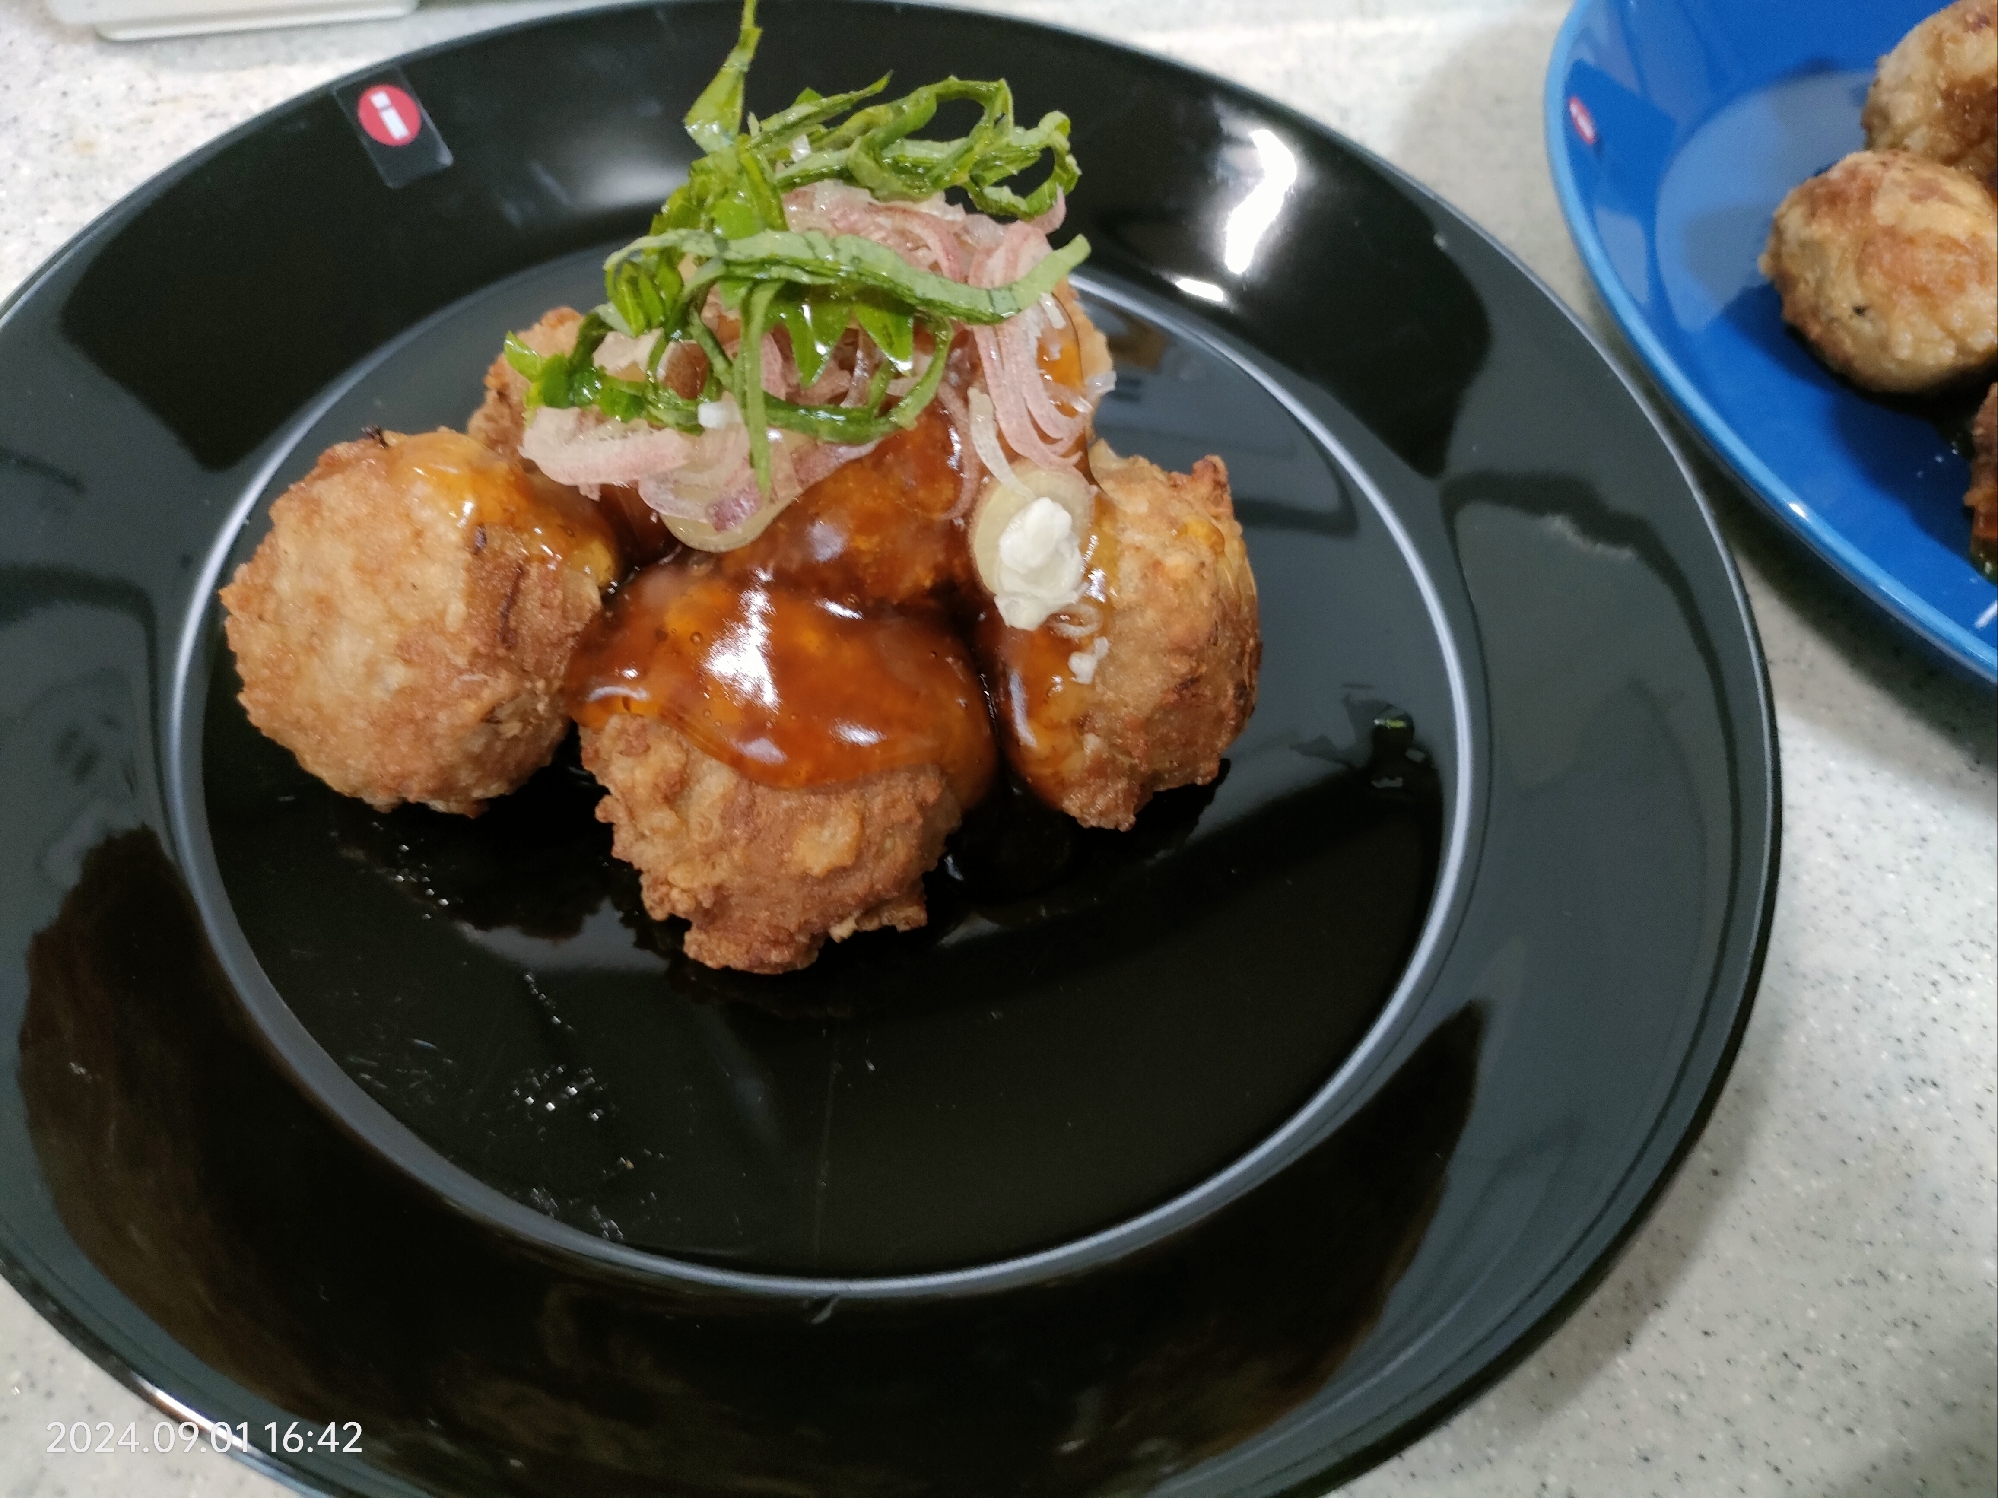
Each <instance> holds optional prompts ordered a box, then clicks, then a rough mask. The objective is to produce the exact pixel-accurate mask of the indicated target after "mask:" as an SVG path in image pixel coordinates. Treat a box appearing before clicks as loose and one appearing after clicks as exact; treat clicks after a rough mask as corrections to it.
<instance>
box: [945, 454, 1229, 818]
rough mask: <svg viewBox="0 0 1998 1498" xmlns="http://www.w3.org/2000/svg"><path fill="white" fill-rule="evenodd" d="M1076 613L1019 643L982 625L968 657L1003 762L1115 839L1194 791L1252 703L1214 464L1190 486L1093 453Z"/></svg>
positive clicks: (1187, 478)
mask: <svg viewBox="0 0 1998 1498" xmlns="http://www.w3.org/2000/svg"><path fill="white" fill-rule="evenodd" d="M1089 462H1090V468H1091V471H1092V473H1093V476H1094V478H1095V480H1096V483H1097V485H1098V487H1099V489H1100V490H1101V496H1102V497H1101V499H1100V500H1099V501H1098V502H1097V504H1096V507H1095V517H1094V524H1093V529H1094V537H1093V539H1092V545H1091V550H1090V553H1089V557H1088V566H1089V569H1090V571H1089V580H1088V582H1087V583H1086V584H1085V587H1086V592H1085V597H1084V599H1083V601H1082V602H1081V603H1080V604H1079V605H1078V606H1076V607H1072V608H1069V609H1064V610H1061V611H1059V612H1057V613H1055V614H1054V615H1052V616H1050V617H1049V618H1047V619H1046V620H1045V621H1044V622H1043V623H1041V624H1040V625H1039V626H1038V627H1036V628H1033V629H1015V628H1013V627H1011V626H1010V625H1007V624H1005V623H1004V622H1003V621H1002V620H1001V619H1000V618H999V617H998V615H997V613H996V612H989V613H987V614H986V616H985V617H984V619H983V620H982V621H981V623H980V626H979V646H980V654H981V657H982V659H983V661H984V664H985V670H986V673H987V681H988V683H989V684H990V686H991V689H992V692H993V696H994V699H995V703H994V705H995V708H996V709H997V713H998V717H999V721H1000V726H1001V737H1002V741H1003V742H1004V744H1005V749H1006V756H1007V759H1008V760H1009V761H1010V762H1011V763H1012V765H1013V767H1014V768H1015V769H1016V770H1018V771H1019V772H1020V774H1021V775H1022V776H1023V777H1024V778H1025V779H1026V781H1027V783H1028V784H1029V785H1030V786H1032V787H1033V789H1034V791H1035V793H1036V794H1037V795H1039V796H1040V797H1041V799H1042V800H1044V801H1046V802H1047V803H1048V804H1049V805H1051V806H1054V807H1057V808H1059V809H1060V810H1062V811H1065V812H1067V813H1068V814H1069V815H1070V816H1072V817H1074V818H1075V819H1076V820H1077V821H1078V822H1081V823H1082V824H1083V825H1084V826H1088V827H1115V828H1128V827H1129V826H1130V825H1131V823H1132V822H1133V820H1134V819H1135V818H1136V817H1137V814H1138V810H1139V808H1140V807H1142V806H1143V805H1144V804H1145V803H1146V802H1147V801H1149V800H1150V799H1151V798H1152V796H1153V795H1154V794H1155V793H1156V792H1158V791H1163V790H1170V789H1172V788H1173V787H1175V786H1182V785H1204V784H1206V783H1207V782H1208V781H1211V780H1212V779H1213V778H1214V777H1215V776H1216V775H1217V774H1219V773H1220V768H1221V754H1222V751H1224V750H1225V749H1226V748H1227V747H1228V745H1229V744H1231V743H1233V742H1234V740H1235V737H1236V735H1237V734H1239V733H1240V732H1241V731H1242V726H1243V724H1245V723H1246V722H1248V719H1249V714H1250V713H1251V712H1252V711H1253V710H1254V708H1255V703H1256V672H1257V668H1258V666H1259V665H1260V664H1261V661H1262V631H1261V626H1260V623H1259V620H1258V616H1257V607H1256V582H1255V578H1254V576H1253V575H1252V574H1251V573H1250V571H1249V559H1248V553H1247V551H1246V549H1245V548H1244V546H1243V543H1242V528H1241V526H1240V525H1239V524H1238V523H1237V522H1236V520H1235V510H1234V503H1233V500H1232V499H1231V497H1230V495H1229V492H1228V471H1227V469H1226V468H1225V467H1224V466H1223V465H1222V463H1221V460H1220V459H1219V458H1202V459H1201V460H1200V461H1199V462H1198V463H1196V464H1194V465H1193V472H1192V473H1190V474H1181V473H1167V472H1166V471H1164V470H1163V469H1161V468H1158V467H1157V466H1155V465H1154V464H1151V463H1149V462H1147V461H1145V459H1143V458H1120V457H1118V456H1117V454H1116V453H1114V452H1112V451H1111V450H1110V448H1109V446H1108V445H1107V444H1105V443H1102V442H1099V443H1097V444H1096V445H1095V446H1094V447H1092V448H1091V449H1090V452H1089Z"/></svg>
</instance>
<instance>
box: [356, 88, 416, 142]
mask: <svg viewBox="0 0 1998 1498" xmlns="http://www.w3.org/2000/svg"><path fill="white" fill-rule="evenodd" d="M354 117H355V118H356V119H358V120H359V121H360V122H361V128H362V129H363V130H365V131H367V132H368V135H369V137H370V138H371V139H374V140H378V141H380V142H381V143H382V144H383V145H385V146H406V145H408V144H409V143H410V142H411V141H413V140H415V139H416V137H417V136H418V135H420V134H422V133H423V111H422V110H421V109H419V108H417V104H416V101H415V100H414V99H412V98H410V96H409V95H408V94H406V93H404V92H403V91H402V90H401V89H399V88H397V87H396V86H395V85H394V84H393V83H377V84H376V85H375V86H374V87H373V88H367V89H363V90H361V97H360V98H359V100H357V101H356V102H355V105H354Z"/></svg>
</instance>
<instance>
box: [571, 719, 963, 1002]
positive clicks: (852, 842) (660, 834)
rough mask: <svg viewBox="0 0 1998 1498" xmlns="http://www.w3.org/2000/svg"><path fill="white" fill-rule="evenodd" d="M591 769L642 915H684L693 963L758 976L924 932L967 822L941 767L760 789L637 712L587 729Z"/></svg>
mask: <svg viewBox="0 0 1998 1498" xmlns="http://www.w3.org/2000/svg"><path fill="white" fill-rule="evenodd" d="M583 763H584V765H585V766H587V767H588V769H589V771H590V773H591V774H593V775H595V776H596V777H597V779H598V780H599V781H601V782H602V783H603V785H604V788H605V790H606V792H607V794H606V795H605V796H604V799H603V800H602V801H601V802H600V803H599V804H598V807H597V816H598V817H599V818H600V819H602V820H603V821H605V822H608V823H610V825H611V826H612V828H614V829H615V835H614V842H613V848H614V851H615V852H616V854H617V856H618V857H619V858H622V859H623V860H624V861H625V862H626V863H629V864H632V865H634V866H635V867H636V868H637V869H638V871H639V875H640V878H641V880H642V882H643V889H644V895H645V909H646V912H647V914H649V915H651V916H652V918H653V919H655V920H664V919H666V917H668V916H674V915H677V916H684V917H685V918H686V919H687V920H688V922H689V923H690V926H689V929H688V931H687V934H686V938H685V943H684V946H683V948H682V950H684V951H685V952H686V954H687V955H688V956H689V957H691V958H693V959H694V960H695V961H696V962H703V963H706V964H707V965H708V966H710V967H732V968H740V969H742V970H743V971H745V972H751V973H783V972H789V971H791V970H793V969H795V968H801V967H805V966H807V965H809V964H810V963H811V961H812V959H813V958H814V957H816V956H817V955H818V951H819V948H820V947H821V946H822V945H823V944H824V943H825V939H826V938H827V937H828V936H830V937H831V938H832V939H833V940H835V941H843V940H845V939H846V938H847V937H849V936H851V935H852V934H853V933H854V932H856V931H872V930H875V929H877V928H879V927H882V926H892V927H894V928H895V929H896V930H898V931H910V930H914V929H915V928H916V927H918V926H920V925H922V924H923V922H924V920H925V919H926V918H927V916H926V912H925V910H924V906H923V889H922V877H923V875H924V874H925V873H927V872H928V871H929V869H930V868H931V866H932V865H934V864H935V863H936V861H937V859H938V857H939V856H941V854H942V852H943V844H944V838H945V837H947V836H948V835H949V834H950V832H951V830H952V829H953V828H955V827H956V826H957V824H958V822H959V820H960V819H961V815H962V813H961V808H960V807H959V806H958V802H957V797H956V796H955V795H954V794H953V793H952V790H951V787H950V783H949V781H948V780H947V779H946V778H945V776H944V773H943V771H942V770H940V769H938V768H937V767H936V766H934V765H919V766H913V767H907V768H903V769H896V770H889V771H886V772H884V773H882V774H879V775H875V776H871V777H869V778H867V779H865V780H860V781H852V782H848V783H846V784H844V785H832V786H823V787H810V788H795V787H780V786H767V785H759V784H757V783H756V782H754V781H752V780H749V779H748V778H746V777H745V776H743V775H742V774H740V773H738V772H737V771H736V770H734V769H731V768H730V767H729V766H728V765H725V764H723V763H722V762H721V761H720V760H718V759H715V758H713V757H712V756H710V755H708V754H706V753H704V752H703V751H701V750H700V749H698V748H696V747H695V746H694V745H693V744H692V743H690V742H689V741H688V740H687V739H686V738H685V737H684V736H683V735H682V734H681V733H679V732H678V731H677V730H676V729H674V728H673V727H671V726H670V725H668V724H666V723H664V722H662V721H660V720H659V719H657V718H649V717H642V716H639V715H637V714H631V713H622V714H618V715H616V716H614V717H611V718H610V719H608V720H607V721H606V722H605V723H604V725H603V726H602V727H601V728H598V729H590V728H587V727H586V728H585V729H584V730H583Z"/></svg>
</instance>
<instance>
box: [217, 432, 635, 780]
mask: <svg viewBox="0 0 1998 1498" xmlns="http://www.w3.org/2000/svg"><path fill="white" fill-rule="evenodd" d="M617 569H618V556H617V551H616V545H615V542H614V540H613V538H612V536H611V534H610V531H609V529H608V528H607V527H606V526H605V524H604V522H603V521H602V519H601V518H600V517H598V515H597V514H596V512H595V509H594V507H592V506H590V505H588V504H587V503H586V502H584V501H582V500H581V499H580V498H578V497H577V496H576V495H575V494H574V493H573V492H572V491H569V490H565V489H561V488H560V487H559V486H558V485H554V484H551V483H549V482H548V481H547V480H546V479H543V478H541V477H540V476H539V475H535V474H529V473H528V472H527V471H526V470H524V469H522V468H521V467H520V466H519V465H518V464H517V463H509V462H506V461H504V460H502V459H500V458H497V457H495V456H494V455H493V454H492V453H490V452H488V451H487V450H486V449H485V448H483V447H481V446H479V445H478V444H477V443H475V442H473V441H472V440H471V439H470V438H468V437H465V436H463V435H462V434H460V433H457V432H447V431H439V432H429V433H424V434H422V435H419V436H414V437H407V438H404V437H397V436H394V435H385V436H383V437H381V438H379V439H364V440H362V441H359V442H346V443H342V444H340V445H338V446H336V447H331V448H328V449H327V450H326V452H325V453H323V454H322V455H321V456H320V459H319V462H318V464H317V466H315V467H314V468H313V470H312V472H311V473H310V474H308V475H307V476H306V477H305V478H304V479H301V480H300V481H299V482H298V483H296V484H294V485H293V486H292V487H291V488H290V489H288V490H287V491H286V492H285V493H284V494H283V495H282V496H281V497H280V498H279V499H278V500H277V502H276V503H275V504H274V505H272V507H271V530H270V534H269V535H267V536H266V537H265V538H264V540H263V543H262V544H261V545H260V546H258V548H257V551H256V554H255V555H254V556H252V557H251V558H250V560H249V561H248V562H246V563H244V564H243V566H241V567H240V568H238V569H237V572H236V576H235V579H234V581H232V582H231V583H230V584H229V585H228V586H227V587H225V588H223V589H222V592H221V598H222V603H223V606H224V608H225V609H226V610H227V615H226V618H225V620H224V628H225V630H226V631H227V634H228V638H229V645H230V648H231V649H232V650H234V652H235V655H236V665H237V668H238V670H239V671H240V672H241V674H242V678H243V692H242V702H243V706H244V708H245V709H246V710H247V711H248V713H249V716H250V721H251V722H253V723H254V724H256V726H257V727H258V728H260V729H262V730H263V731H264V732H265V733H266V734H268V735H269V736H270V737H271V738H273V739H275V740H277V742H278V743H280V744H283V745H284V746H285V747H286V748H287V749H289V750H291V752H292V753H293V754H295V755H296V756H297V757H298V762H299V763H300V764H301V765H303V766H304V767H305V768H306V769H307V770H308V771H310V772H311V773H312V774H314V775H317V776H318V777H319V778H320V779H321V780H323V781H325V782H326V783H327V784H328V785H330V786H331V787H332V788H333V789H334V790H336V791H339V792H341V793H342V794H343V795H349V796H358V797H360V798H361V799H362V800H364V801H367V802H368V803H369V804H371V805H373V806H375V807H376V808H378V809H382V810H386V809H388V808H389V807H392V806H395V805H397V804H398V803H400V802H404V801H418V802H422V803H424V804H425V805H427V806H432V807H435V808H436V809H437V810H439V811H450V812H463V813H467V814H473V813H476V812H478V811H479V810H480V809H482V807H483V805H484V803H485V802H486V801H487V800H489V799H490V798H492V797H494V796H502V795H505V794H506V793H507V792H508V791H511V790H513V789H514V788H515V787H517V786H518V785H519V784H520V783H521V782H522V781H523V780H525V779H526V778H527V777H528V776H529V775H530V774H532V773H533V772H534V771H535V770H536V769H538V768H540V767H541V766H542V765H544V764H546V763H547V762H548V759H549V756H550V755H552V754H553V753H554V751H555V746H556V745H557V744H558V743H559V742H560V741H561V738H562V735H563V734H564V733H565V732H566V731H567V729H568V726H569V719H568V715H567V713H566V712H565V711H564V709H563V701H562V680H563V672H564V671H565V669H566V668H567V666H568V662H569V656H570V654H571V652H572V650H573V648H574V646H575V642H576V639H577V637H578V635H580V634H581V632H582V630H583V627H584V626H585V625H587V624H588V623H589V622H590V621H591V620H592V619H594V618H595V617H596V616H597V614H598V612H599V611H600V608H601V603H600V598H601V590H602V589H603V588H604V587H606V586H608V584H609V583H610V582H611V581H612V580H614V578H615V577H616V575H617Z"/></svg>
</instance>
